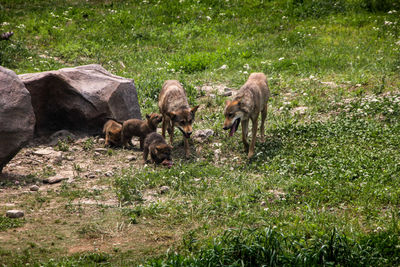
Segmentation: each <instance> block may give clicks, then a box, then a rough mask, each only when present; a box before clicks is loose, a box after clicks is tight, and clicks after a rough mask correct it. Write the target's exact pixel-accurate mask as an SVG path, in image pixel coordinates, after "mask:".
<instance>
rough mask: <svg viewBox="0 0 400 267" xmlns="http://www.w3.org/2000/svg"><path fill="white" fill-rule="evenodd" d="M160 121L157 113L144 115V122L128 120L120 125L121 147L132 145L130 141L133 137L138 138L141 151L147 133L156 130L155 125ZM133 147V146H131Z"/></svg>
mask: <svg viewBox="0 0 400 267" xmlns="http://www.w3.org/2000/svg"><path fill="white" fill-rule="evenodd" d="M161 121H162V116H161V115H160V114H157V113H151V114H150V115H146V120H145V121H143V120H139V119H130V120H126V121H124V122H123V124H122V131H121V138H122V145H123V146H124V147H127V146H128V143H129V144H130V145H132V142H131V139H132V137H133V136H138V137H139V140H140V149H143V142H144V139H145V138H146V136H147V135H148V134H149V133H152V132H155V131H156V130H157V125H158V124H159V123H160V122H161ZM132 146H133V145H132Z"/></svg>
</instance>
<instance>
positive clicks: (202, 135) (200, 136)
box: [193, 129, 214, 143]
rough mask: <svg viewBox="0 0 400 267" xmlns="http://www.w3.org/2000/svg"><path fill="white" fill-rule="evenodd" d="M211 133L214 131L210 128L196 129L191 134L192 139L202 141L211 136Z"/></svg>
mask: <svg viewBox="0 0 400 267" xmlns="http://www.w3.org/2000/svg"><path fill="white" fill-rule="evenodd" d="M213 135H214V131H213V130H211V129H205V130H197V131H195V132H194V134H193V139H195V140H196V141H198V142H200V143H202V142H204V141H205V140H207V139H208V138H209V137H210V136H213Z"/></svg>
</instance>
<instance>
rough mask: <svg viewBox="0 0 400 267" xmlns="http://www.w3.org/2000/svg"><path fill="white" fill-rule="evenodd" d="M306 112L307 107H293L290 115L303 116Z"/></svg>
mask: <svg viewBox="0 0 400 267" xmlns="http://www.w3.org/2000/svg"><path fill="white" fill-rule="evenodd" d="M307 110H308V107H295V108H293V109H292V111H291V113H292V114H296V113H297V114H300V115H303V114H305V113H306V111H307Z"/></svg>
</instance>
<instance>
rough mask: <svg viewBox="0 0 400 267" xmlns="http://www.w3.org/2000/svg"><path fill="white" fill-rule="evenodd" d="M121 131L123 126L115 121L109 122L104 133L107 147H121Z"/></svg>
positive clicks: (104, 128)
mask: <svg viewBox="0 0 400 267" xmlns="http://www.w3.org/2000/svg"><path fill="white" fill-rule="evenodd" d="M121 130H122V124H121V123H118V122H117V121H115V120H112V119H110V120H108V121H107V122H106V123H105V124H104V127H103V133H104V134H105V135H106V141H105V145H106V146H120V145H121Z"/></svg>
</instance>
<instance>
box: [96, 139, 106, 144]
mask: <svg viewBox="0 0 400 267" xmlns="http://www.w3.org/2000/svg"><path fill="white" fill-rule="evenodd" d="M105 141H106V140H105V139H104V138H99V140H97V143H98V144H104V142H105Z"/></svg>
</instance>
